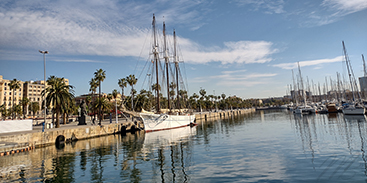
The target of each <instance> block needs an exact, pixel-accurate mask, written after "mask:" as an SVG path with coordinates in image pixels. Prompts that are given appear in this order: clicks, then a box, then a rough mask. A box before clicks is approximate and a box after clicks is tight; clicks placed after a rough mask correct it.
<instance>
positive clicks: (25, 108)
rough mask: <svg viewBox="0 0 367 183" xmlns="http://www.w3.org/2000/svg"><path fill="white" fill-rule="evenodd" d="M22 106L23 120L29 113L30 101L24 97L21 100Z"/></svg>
mask: <svg viewBox="0 0 367 183" xmlns="http://www.w3.org/2000/svg"><path fill="white" fill-rule="evenodd" d="M21 104H22V107H23V119H25V115H26V113H27V106H28V104H29V99H28V98H27V97H23V98H22V100H21Z"/></svg>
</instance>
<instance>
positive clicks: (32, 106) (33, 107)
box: [28, 102, 40, 118]
mask: <svg viewBox="0 0 367 183" xmlns="http://www.w3.org/2000/svg"><path fill="white" fill-rule="evenodd" d="M28 108H29V109H31V111H32V113H33V118H34V115H35V114H36V113H37V112H38V111H39V110H40V104H39V103H38V102H31V103H30V104H29V106H28Z"/></svg>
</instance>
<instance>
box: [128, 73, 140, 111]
mask: <svg viewBox="0 0 367 183" xmlns="http://www.w3.org/2000/svg"><path fill="white" fill-rule="evenodd" d="M126 81H127V83H128V84H129V85H130V86H131V109H132V111H134V92H133V91H134V85H135V84H136V82H138V79H137V78H136V77H135V75H131V74H130V75H129V76H128V77H127V78H126ZM135 92H136V91H135Z"/></svg>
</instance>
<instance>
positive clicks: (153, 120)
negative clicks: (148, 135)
mask: <svg viewBox="0 0 367 183" xmlns="http://www.w3.org/2000/svg"><path fill="white" fill-rule="evenodd" d="M140 117H141V118H142V120H143V123H144V130H145V131H146V132H152V131H159V130H169V129H174V128H180V127H185V126H189V125H190V124H194V122H195V116H193V115H168V114H148V113H140Z"/></svg>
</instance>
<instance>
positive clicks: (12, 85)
mask: <svg viewBox="0 0 367 183" xmlns="http://www.w3.org/2000/svg"><path fill="white" fill-rule="evenodd" d="M9 88H10V90H13V104H12V109H14V103H15V97H14V96H15V90H16V89H19V88H20V81H18V80H17V79H15V78H14V79H13V80H11V81H10V83H9ZM14 117H15V116H14V110H12V115H11V119H14Z"/></svg>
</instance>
